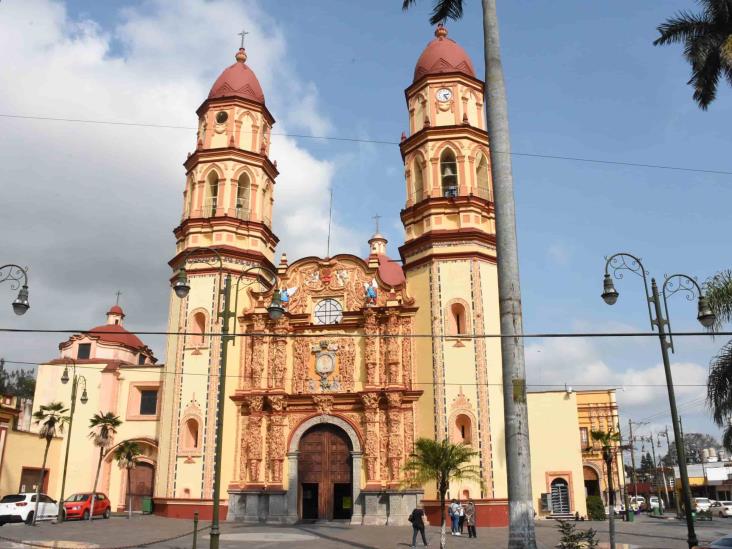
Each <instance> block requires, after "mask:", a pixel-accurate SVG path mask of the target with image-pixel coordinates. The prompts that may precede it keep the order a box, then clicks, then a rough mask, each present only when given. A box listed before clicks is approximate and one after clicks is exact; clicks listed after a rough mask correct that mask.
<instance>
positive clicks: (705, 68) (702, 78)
mask: <svg viewBox="0 0 732 549" xmlns="http://www.w3.org/2000/svg"><path fill="white" fill-rule="evenodd" d="M721 68H722V64H721V58H720V56H719V50H718V49H711V50H709V51H708V54H707V55H706V58H705V59H704V62H703V63H702V64H701V65H700V66H699V67H698V68H697V67H694V72H693V73H692V75H691V79H690V80H689V84H691V85H692V86H693V87H694V101H696V102H697V104H698V105H699V107H700V108H701V109H702V110H707V109H708V108H709V104H710V103H711V102H712V101H714V98H715V97H716V96H717V85H718V84H719V78H720V76H721V75H722V71H721Z"/></svg>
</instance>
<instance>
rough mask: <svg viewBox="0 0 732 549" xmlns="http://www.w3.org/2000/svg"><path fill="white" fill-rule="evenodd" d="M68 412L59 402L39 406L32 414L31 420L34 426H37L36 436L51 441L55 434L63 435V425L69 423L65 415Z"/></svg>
mask: <svg viewBox="0 0 732 549" xmlns="http://www.w3.org/2000/svg"><path fill="white" fill-rule="evenodd" d="M68 411H69V410H68V408H65V407H64V404H63V403H61V402H51V403H50V404H42V405H41V406H39V407H38V410H36V411H35V412H33V419H34V420H35V422H36V425H39V429H38V436H39V437H40V438H45V439H46V440H51V439H52V438H53V437H55V436H56V434H57V433H63V432H64V424H66V423H68V421H69V417H68V416H66V415H65V414H66V412H68Z"/></svg>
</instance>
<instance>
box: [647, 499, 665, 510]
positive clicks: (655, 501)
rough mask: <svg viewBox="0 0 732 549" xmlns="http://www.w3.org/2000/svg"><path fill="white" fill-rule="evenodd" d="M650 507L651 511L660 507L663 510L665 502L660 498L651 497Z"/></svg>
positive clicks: (649, 500)
mask: <svg viewBox="0 0 732 549" xmlns="http://www.w3.org/2000/svg"><path fill="white" fill-rule="evenodd" d="M648 505H649V508H650V509H651V510H653V509H658V508H659V507H660V508H661V510H663V501H661V498H659V497H658V496H651V497H650V498H648Z"/></svg>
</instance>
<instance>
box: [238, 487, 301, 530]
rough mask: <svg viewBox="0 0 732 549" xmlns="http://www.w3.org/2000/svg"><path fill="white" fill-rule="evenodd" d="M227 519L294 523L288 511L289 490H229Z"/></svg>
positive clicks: (295, 520)
mask: <svg viewBox="0 0 732 549" xmlns="http://www.w3.org/2000/svg"><path fill="white" fill-rule="evenodd" d="M228 510H229V512H228V514H227V515H226V520H227V521H230V522H243V523H245V524H263V523H266V524H294V523H295V522H297V513H295V516H292V515H290V514H288V512H287V491H286V490H278V491H265V490H256V491H255V490H242V491H236V492H234V491H230V492H229V507H228Z"/></svg>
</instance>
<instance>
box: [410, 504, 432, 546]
mask: <svg viewBox="0 0 732 549" xmlns="http://www.w3.org/2000/svg"><path fill="white" fill-rule="evenodd" d="M407 520H408V521H409V522H411V523H412V545H411V546H410V547H417V532H419V533H420V534H422V543H424V546H425V547H427V536H425V535H424V509H422V503H421V502H420V503H418V504H417V507H415V508H414V510H413V511H412V513H411V514H410V515H409V517H408V518H407Z"/></svg>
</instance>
